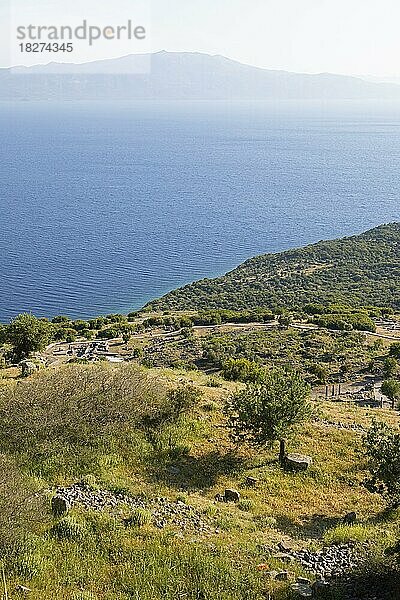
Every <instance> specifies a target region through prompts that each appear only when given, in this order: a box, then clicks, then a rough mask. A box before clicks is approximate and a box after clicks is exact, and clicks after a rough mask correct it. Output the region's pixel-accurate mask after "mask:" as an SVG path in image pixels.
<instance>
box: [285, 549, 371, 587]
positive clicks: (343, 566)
mask: <svg viewBox="0 0 400 600" xmlns="http://www.w3.org/2000/svg"><path fill="white" fill-rule="evenodd" d="M288 554H289V555H290V556H291V557H292V558H293V560H297V561H298V562H299V563H300V564H301V565H302V567H304V568H305V569H306V570H307V571H308V572H310V573H313V574H314V575H316V576H317V577H320V578H321V579H322V580H327V579H334V578H337V577H342V576H343V575H347V574H348V573H350V572H351V571H353V570H354V569H355V568H356V567H357V566H358V565H359V564H360V561H361V556H359V555H358V554H357V551H356V549H355V547H354V545H353V544H339V545H334V546H327V547H325V548H322V550H319V551H317V552H311V551H310V550H306V549H303V550H299V551H291V552H288Z"/></svg>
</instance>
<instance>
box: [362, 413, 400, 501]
mask: <svg viewBox="0 0 400 600" xmlns="http://www.w3.org/2000/svg"><path fill="white" fill-rule="evenodd" d="M364 448H365V450H366V453H367V457H368V460H369V465H368V466H369V471H370V473H371V478H370V479H369V480H367V481H366V482H365V485H366V487H367V489H368V490H370V491H371V492H375V493H378V494H381V495H382V496H383V497H384V498H385V499H386V501H387V503H388V504H389V505H390V506H394V507H398V506H400V431H399V430H398V429H394V428H392V427H389V426H388V425H386V424H385V423H378V422H376V421H375V422H374V423H373V424H372V426H371V428H370V430H369V431H368V433H367V435H366V436H365V438H364Z"/></svg>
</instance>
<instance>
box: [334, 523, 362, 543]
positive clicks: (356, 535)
mask: <svg viewBox="0 0 400 600" xmlns="http://www.w3.org/2000/svg"><path fill="white" fill-rule="evenodd" d="M369 539H371V529H370V528H368V527H366V526H365V525H338V526H337V527H334V528H333V529H330V530H329V531H327V532H326V533H325V535H324V542H325V544H328V545H330V544H347V543H349V542H359V543H362V542H366V541H368V540H369Z"/></svg>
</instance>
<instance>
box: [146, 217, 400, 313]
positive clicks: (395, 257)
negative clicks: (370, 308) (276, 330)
mask: <svg viewBox="0 0 400 600" xmlns="http://www.w3.org/2000/svg"><path fill="white" fill-rule="evenodd" d="M310 302H317V303H323V304H327V303H338V302H343V303H345V304H350V305H354V306H359V305H364V306H365V305H375V306H392V307H394V308H397V309H398V308H400V223H393V224H389V225H382V226H380V227H377V228H375V229H372V230H370V231H367V232H366V233H363V234H361V235H359V236H354V237H349V238H344V239H341V240H335V241H325V242H319V243H318V244H313V245H311V246H307V247H306V248H301V249H296V250H289V251H287V252H282V253H279V254H266V255H263V256H258V257H255V258H252V259H250V260H248V261H246V262H245V263H243V264H242V265H240V266H239V267H238V268H237V269H235V270H234V271H231V272H230V273H228V274H227V275H224V276H223V277H220V278H218V279H214V280H210V279H204V280H202V281H199V282H196V283H193V284H191V285H187V286H185V287H183V288H181V289H178V290H175V291H173V292H171V293H169V294H167V295H166V296H164V297H163V298H161V299H160V300H157V301H154V302H152V303H151V304H150V306H151V307H152V308H155V309H180V310H183V309H188V310H192V309H199V308H207V309H210V308H231V309H246V308H255V307H266V308H274V307H290V308H297V307H299V306H302V305H305V304H308V303H310Z"/></svg>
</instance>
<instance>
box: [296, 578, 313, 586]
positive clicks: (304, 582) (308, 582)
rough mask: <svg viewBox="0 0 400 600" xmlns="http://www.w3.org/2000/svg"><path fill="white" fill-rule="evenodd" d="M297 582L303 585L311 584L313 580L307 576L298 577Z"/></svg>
mask: <svg viewBox="0 0 400 600" xmlns="http://www.w3.org/2000/svg"><path fill="white" fill-rule="evenodd" d="M296 583H300V584H301V585H311V581H310V579H307V577H298V578H297V579H296Z"/></svg>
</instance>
